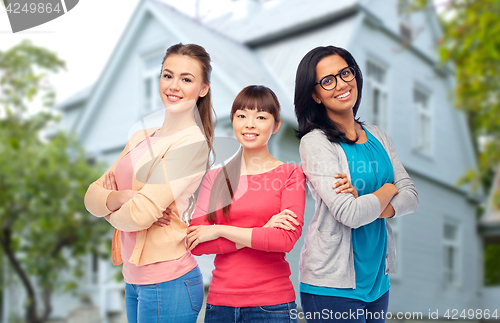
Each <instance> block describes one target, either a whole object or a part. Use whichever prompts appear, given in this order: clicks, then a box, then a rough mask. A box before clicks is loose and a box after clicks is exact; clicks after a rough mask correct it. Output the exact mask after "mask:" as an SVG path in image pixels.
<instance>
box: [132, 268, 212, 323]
mask: <svg viewBox="0 0 500 323" xmlns="http://www.w3.org/2000/svg"><path fill="white" fill-rule="evenodd" d="M204 294H205V290H204V287H203V277H202V276H201V271H200V268H198V266H196V267H195V268H194V269H193V270H191V271H190V272H188V273H187V274H185V275H184V276H181V277H179V278H177V279H175V280H171V281H167V282H164V283H158V284H151V285H135V284H126V285H125V307H126V310H127V321H128V323H167V322H175V323H194V322H196V319H197V318H198V314H199V312H200V309H201V306H202V305H203V297H204Z"/></svg>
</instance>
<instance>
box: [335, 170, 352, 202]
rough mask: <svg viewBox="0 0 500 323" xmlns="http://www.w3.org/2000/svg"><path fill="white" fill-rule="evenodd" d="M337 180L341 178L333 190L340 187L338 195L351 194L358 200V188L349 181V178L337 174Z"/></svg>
mask: <svg viewBox="0 0 500 323" xmlns="http://www.w3.org/2000/svg"><path fill="white" fill-rule="evenodd" d="M335 177H336V178H340V180H339V181H337V182H336V183H335V184H333V186H332V187H333V188H336V187H338V188H337V189H336V190H335V192H337V193H351V194H352V195H353V196H354V198H355V199H357V198H358V191H357V190H356V188H355V187H354V186H353V185H352V184H351V182H350V181H349V179H348V178H347V175H346V174H337V175H335Z"/></svg>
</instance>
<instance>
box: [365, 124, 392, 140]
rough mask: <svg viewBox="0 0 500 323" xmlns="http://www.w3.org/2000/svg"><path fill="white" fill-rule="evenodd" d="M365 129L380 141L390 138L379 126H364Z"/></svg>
mask: <svg viewBox="0 0 500 323" xmlns="http://www.w3.org/2000/svg"><path fill="white" fill-rule="evenodd" d="M363 127H365V129H366V130H368V131H369V132H370V133H371V134H372V135H374V136H375V137H377V138H378V139H385V138H388V137H387V134H386V133H385V131H384V130H382V128H380V127H379V126H376V125H363Z"/></svg>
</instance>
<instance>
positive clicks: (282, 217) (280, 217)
mask: <svg viewBox="0 0 500 323" xmlns="http://www.w3.org/2000/svg"><path fill="white" fill-rule="evenodd" d="M296 217H297V215H296V214H295V213H293V211H290V210H287V209H285V210H283V211H281V212H280V213H278V214H275V215H273V216H272V218H271V219H269V221H267V223H266V224H265V225H264V226H263V228H266V227H269V228H280V229H285V230H293V231H295V227H294V226H293V225H292V223H293V224H295V225H299V222H298V221H297V220H295V218H296Z"/></svg>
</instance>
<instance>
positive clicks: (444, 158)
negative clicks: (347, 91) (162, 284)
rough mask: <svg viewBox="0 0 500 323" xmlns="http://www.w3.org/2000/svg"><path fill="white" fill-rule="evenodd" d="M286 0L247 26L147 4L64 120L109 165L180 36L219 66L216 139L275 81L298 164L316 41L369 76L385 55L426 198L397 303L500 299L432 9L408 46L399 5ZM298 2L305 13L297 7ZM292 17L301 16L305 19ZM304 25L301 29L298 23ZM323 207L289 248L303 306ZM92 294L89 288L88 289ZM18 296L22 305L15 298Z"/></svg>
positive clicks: (105, 294) (481, 304) (404, 154)
mask: <svg viewBox="0 0 500 323" xmlns="http://www.w3.org/2000/svg"><path fill="white" fill-rule="evenodd" d="M283 3H284V2H283ZM287 3H289V4H290V5H285V6H284V7H283V8H281V9H280V7H279V6H280V5H281V4H280V5H278V6H277V7H274V8H270V10H271V9H272V10H271V11H269V12H264V11H258V12H256V13H255V16H252V17H247V18H244V20H242V21H231V20H226V21H219V22H218V25H216V24H214V25H210V23H209V26H208V27H209V28H207V26H203V25H201V24H199V23H197V22H195V21H193V20H192V19H190V18H188V17H186V16H184V15H182V14H180V13H179V12H177V11H175V10H174V9H172V8H170V7H169V6H167V5H165V4H163V3H160V2H156V1H151V0H146V1H143V2H141V3H140V4H139V5H138V7H137V12H136V15H134V17H133V18H132V20H131V22H130V23H129V25H128V27H127V29H126V30H125V31H124V35H123V36H122V39H121V41H120V42H119V44H118V45H117V49H116V50H115V52H114V53H113V56H112V57H110V59H109V63H108V66H107V67H106V69H105V70H104V71H103V72H101V74H100V75H99V76H98V78H97V76H96V78H97V83H96V85H95V86H94V87H93V88H92V90H91V91H90V90H89V91H87V92H86V94H85V95H83V96H84V97H85V98H82V94H81V93H80V94H78V95H77V96H78V102H80V103H78V105H75V106H74V107H70V106H71V105H72V103H71V100H69V101H68V103H67V106H66V107H68V109H66V108H65V106H64V103H63V104H62V106H63V107H62V108H61V112H62V113H63V114H64V115H65V117H64V118H65V119H64V121H63V123H62V126H61V127H63V128H67V129H68V130H73V129H77V131H78V136H79V138H80V139H81V141H82V144H83V145H84V147H85V148H86V149H87V151H88V152H89V156H92V157H96V158H98V159H99V160H101V161H104V162H105V163H107V164H111V163H112V162H113V161H114V160H115V159H116V158H117V156H118V154H119V153H120V152H121V149H123V147H124V145H125V143H126V139H127V138H128V136H129V132H130V129H131V127H133V126H134V124H136V123H137V121H138V120H139V119H140V118H141V117H143V116H144V112H143V111H142V110H141V108H142V107H143V104H144V99H143V97H142V95H143V93H144V92H143V78H142V75H143V58H144V57H145V56H146V55H148V54H151V53H153V52H157V51H158V50H166V48H167V47H169V46H170V45H172V44H175V43H178V42H183V43H198V44H200V45H202V46H204V47H205V48H206V49H207V51H208V52H209V53H210V55H211V57H212V61H213V73H212V94H213V104H214V107H215V109H216V112H217V116H218V120H219V122H218V126H217V128H216V134H217V135H222V136H225V135H227V134H228V132H229V133H231V132H232V129H231V127H230V123H229V122H228V117H229V111H230V108H231V105H232V102H233V100H234V97H235V96H236V94H237V93H238V92H239V91H240V90H241V89H242V88H243V87H245V86H247V85H250V84H263V85H266V86H269V87H270V88H271V89H272V90H273V91H275V92H276V94H277V96H278V98H279V100H280V103H281V105H282V117H283V125H282V129H281V130H280V132H278V134H277V135H276V136H273V138H272V140H271V142H270V150H271V153H272V154H273V155H274V156H275V157H276V158H278V159H280V160H282V161H283V162H289V163H296V164H299V163H300V157H299V155H298V144H299V141H298V140H297V139H296V138H295V135H294V133H293V128H296V127H297V125H296V122H295V116H294V112H293V93H294V85H295V83H294V82H295V73H296V70H297V66H298V64H299V61H300V60H301V59H302V57H303V56H304V55H305V54H306V53H307V52H308V51H310V50H311V49H312V48H314V47H316V46H322V45H330V44H331V45H335V46H340V47H344V48H346V49H348V50H349V51H351V53H352V54H353V56H354V57H355V58H356V60H357V62H358V63H359V65H360V67H361V69H362V70H363V71H364V72H365V71H366V69H367V61H368V59H375V60H377V61H379V62H381V63H383V65H384V66H385V67H386V68H387V70H386V71H387V84H386V86H387V89H388V97H387V100H388V101H387V112H388V114H387V120H386V125H387V126H386V128H385V129H384V130H386V132H387V133H388V135H389V136H390V138H391V140H392V142H393V144H394V146H395V147H396V151H397V154H398V156H399V158H400V159H401V161H402V163H403V165H404V166H405V167H406V169H407V170H408V172H409V174H410V176H411V177H412V179H413V181H414V182H415V185H416V187H417V189H418V192H419V196H420V208H419V210H418V212H417V213H415V214H411V215H407V216H404V217H401V218H399V219H397V220H396V221H397V222H396V223H395V227H397V234H398V241H397V244H398V245H397V247H398V256H397V262H398V263H397V270H398V274H397V275H394V276H392V277H391V292H390V307H389V310H390V311H393V312H406V311H408V312H415V311H421V312H422V313H423V315H424V317H425V316H426V315H427V313H428V311H429V309H430V310H432V311H435V310H436V309H438V310H439V311H440V312H439V313H440V315H441V316H442V315H443V314H444V311H445V310H446V309H452V308H457V309H470V308H486V307H485V306H493V305H495V304H497V303H498V300H499V299H500V293H499V292H498V291H497V290H495V289H486V290H485V289H483V288H482V242H481V237H480V236H479V234H478V233H477V232H476V217H475V213H476V207H477V203H478V202H477V201H474V200H471V199H470V198H468V195H469V193H470V192H469V191H468V190H467V189H466V188H456V187H455V186H454V185H455V182H456V180H457V179H458V177H459V176H460V175H461V174H463V172H464V171H465V170H466V169H468V168H470V167H475V165H476V161H475V158H474V157H473V153H472V145H471V139H470V134H469V132H468V129H467V127H466V124H465V122H464V118H463V116H462V115H461V114H460V113H459V112H458V111H457V110H455V109H454V108H453V106H452V104H451V103H450V102H451V101H452V100H451V98H450V93H451V90H452V85H453V81H452V79H453V74H452V73H450V71H449V70H446V69H444V68H437V67H436V64H435V63H436V62H437V56H436V53H435V51H434V41H435V40H436V39H437V38H436V37H437V36H439V32H440V30H439V26H438V25H437V19H436V17H435V16H432V15H434V13H425V14H424V15H420V16H418V17H414V18H412V21H411V22H412V25H413V26H415V27H419V26H420V27H421V26H424V27H425V28H423V29H422V30H421V32H420V33H419V35H418V37H416V39H415V41H414V42H413V43H412V44H411V45H410V46H402V45H401V42H400V40H399V39H398V37H399V36H398V33H399V17H398V14H397V9H396V6H397V3H398V1H397V0H369V1H368V0H349V1H344V2H336V1H331V0H315V1H310V0H289V2H287ZM285 7H286V8H285ZM296 8H302V9H300V10H302V11H300V12H297V11H296V10H299V9H296ZM278 15H281V16H279V17H278ZM277 17H278V18H280V17H286V18H287V19H277ZM291 17H298V18H297V21H295V20H293V19H291ZM273 21H279V24H273V23H272V22H273ZM296 22H300V24H298V25H294V26H292V23H293V24H295V23H296ZM318 22H321V23H318ZM267 25H270V27H269V28H270V29H269V30H267V29H266V28H267V27H266V26H267ZM179 26H182V28H180V27H179ZM252 26H254V27H255V28H254V27H252ZM280 28H281V29H280ZM415 87H420V88H422V89H424V90H425V91H427V92H426V93H427V94H428V95H429V98H430V105H431V109H432V120H433V123H432V140H433V144H432V145H433V146H432V148H433V149H432V151H431V154H430V155H423V154H421V153H419V152H418V151H417V150H416V149H415V145H414V141H415V131H414V130H415V123H414V122H415V118H416V114H415V109H414V103H413V91H414V89H415ZM369 99H370V98H369V96H368V95H367V96H365V97H364V99H363V101H362V104H361V107H360V110H359V116H360V117H361V119H362V120H367V118H368V115H367V113H366V111H367V106H368V102H369ZM83 102H84V103H83ZM160 124H161V120H160ZM75 125H77V127H75ZM158 125H159V124H158ZM332 184H333V183H332ZM313 214H314V200H313V199H312V197H311V196H310V195H308V196H307V200H306V210H305V215H304V218H305V225H304V228H303V235H302V237H301V238H300V239H299V240H298V241H297V243H296V245H295V247H294V249H293V250H292V251H291V252H290V253H289V254H288V255H287V260H288V262H289V263H290V268H291V271H292V275H291V279H292V282H293V283H294V286H295V289H296V294H297V304H300V300H299V288H298V286H299V284H298V262H299V256H300V250H301V248H302V245H303V236H304V233H305V231H306V230H307V227H308V224H309V222H310V221H311V217H312V215H313ZM446 221H448V222H451V223H453V224H455V225H456V226H457V227H458V233H459V239H458V242H457V246H458V247H457V248H458V256H459V261H458V268H459V269H458V273H459V276H460V277H459V281H458V284H456V285H453V286H447V285H446V284H445V283H444V274H443V271H444V261H443V257H444V247H443V241H444V237H443V235H444V233H443V231H444V228H443V227H444V223H446ZM111 231H112V228H111V227H110V232H111ZM212 259H213V257H205V258H203V259H200V261H199V263H200V266H201V267H202V271H203V274H204V276H205V282H206V283H208V279H209V278H210V277H211V273H210V272H211V269H212V268H213V264H212ZM117 270H120V267H112V266H111V263H110V262H109V261H108V262H107V261H101V266H100V272H99V280H98V281H99V284H98V285H96V286H93V287H92V288H95V289H92V295H93V296H92V300H93V303H94V304H96V305H98V306H100V312H101V317H102V318H103V319H105V318H106V317H107V316H108V315H109V313H111V312H113V311H117V310H119V309H122V303H121V291H122V288H123V283H115V282H111V281H110V277H111V276H112V275H113V273H114V272H115V271H117ZM6 290H7V289H6ZM96 290H98V291H96ZM87 292H89V290H88V289H87V290H86V289H84V288H82V289H81V290H79V291H78V293H80V294H84V293H87ZM6 293H10V291H9V292H4V295H7V294H6ZM12 295H16V293H12ZM5 299H6V301H5V302H4V305H5V304H9V301H8V299H9V297H8V296H6V297H5ZM75 299H76V298H75ZM10 303H11V304H14V303H15V304H18V303H16V301H15V300H14V299H11V302H10ZM76 303H77V302H74V299H70V298H69V297H67V298H57V302H56V303H54V307H55V308H58V309H57V310H55V313H57V315H58V316H60V317H62V316H65V315H66V314H67V313H68V312H69V311H71V310H72V309H71V308H72V307H74V306H77V305H75V304H76ZM495 306H496V305H495ZM122 310H123V309H122Z"/></svg>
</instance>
